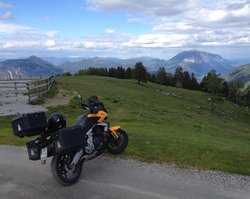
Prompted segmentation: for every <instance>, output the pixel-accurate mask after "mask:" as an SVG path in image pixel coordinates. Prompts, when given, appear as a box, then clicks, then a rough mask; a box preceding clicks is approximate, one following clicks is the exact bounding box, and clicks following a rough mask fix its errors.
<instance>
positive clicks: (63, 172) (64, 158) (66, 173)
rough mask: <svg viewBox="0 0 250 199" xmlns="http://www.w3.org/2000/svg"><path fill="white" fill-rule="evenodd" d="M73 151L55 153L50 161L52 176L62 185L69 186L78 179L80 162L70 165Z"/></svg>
mask: <svg viewBox="0 0 250 199" xmlns="http://www.w3.org/2000/svg"><path fill="white" fill-rule="evenodd" d="M74 155H75V152H71V153H59V154H56V155H55V156H54V157H53V159H52V162H51V170H52V174H53V177H54V178H55V179H56V180H57V181H58V182H59V183H60V184H62V185H65V186H69V185H72V184H74V183H76V182H77V181H78V179H79V178H80V176H81V173H82V164H83V163H82V162H78V163H77V164H76V165H75V166H73V167H72V166H70V164H71V162H72V160H73V158H74Z"/></svg>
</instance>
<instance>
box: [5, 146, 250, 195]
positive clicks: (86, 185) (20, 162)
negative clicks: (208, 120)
mask: <svg viewBox="0 0 250 199" xmlns="http://www.w3.org/2000/svg"><path fill="white" fill-rule="evenodd" d="M0 185H1V186H0V196H1V198H3V199H5V198H8V199H9V198H13V199H14V198H15V199H16V198H25V199H26V198H36V199H41V198H62V199H64V198H65V199H68V198H76V199H77V198H79V199H80V198H85V199H116V198H119V199H128V198H131V199H136V198H138V199H141V198H143V199H154V198H155V199H249V198H250V176H242V175H236V174H227V173H223V172H217V171H198V170H196V169H184V168H178V167H176V166H174V165H168V164H148V163H143V162H140V161H137V160H131V159H128V160H126V159H120V158H117V157H115V156H105V157H99V158H96V159H94V160H91V161H89V162H86V163H85V164H84V165H83V172H82V176H81V178H80V180H79V182H78V183H76V184H75V185H73V186H70V187H63V186H61V185H60V184H58V183H57V182H56V181H55V180H54V179H53V177H52V174H51V171H50V159H49V160H48V163H47V164H46V165H41V164H40V162H39V161H29V160H28V157H27V152H26V149H25V148H23V147H13V146H1V145H0Z"/></svg>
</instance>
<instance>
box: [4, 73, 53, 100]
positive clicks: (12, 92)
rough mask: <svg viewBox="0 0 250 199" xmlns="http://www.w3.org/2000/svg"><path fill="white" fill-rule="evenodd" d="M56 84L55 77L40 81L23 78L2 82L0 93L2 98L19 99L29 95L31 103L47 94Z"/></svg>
mask: <svg viewBox="0 0 250 199" xmlns="http://www.w3.org/2000/svg"><path fill="white" fill-rule="evenodd" d="M53 83H54V76H51V77H47V78H44V79H43V78H41V79H40V78H39V79H34V77H33V79H32V76H30V79H25V78H24V77H21V78H20V79H19V80H18V79H12V80H0V92H1V96H2V97H17V96H18V95H27V96H28V100H29V102H31V101H32V100H34V99H36V98H37V97H41V96H42V95H43V94H45V93H47V92H48V91H49V90H50V88H51V87H52V85H53Z"/></svg>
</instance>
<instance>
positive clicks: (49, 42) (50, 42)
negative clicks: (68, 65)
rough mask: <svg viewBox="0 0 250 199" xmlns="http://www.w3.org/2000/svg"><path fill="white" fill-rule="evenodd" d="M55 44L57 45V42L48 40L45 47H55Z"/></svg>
mask: <svg viewBox="0 0 250 199" xmlns="http://www.w3.org/2000/svg"><path fill="white" fill-rule="evenodd" d="M55 44H56V42H55V41H54V40H52V39H48V40H46V41H45V44H44V45H45V46H46V47H53V46H55Z"/></svg>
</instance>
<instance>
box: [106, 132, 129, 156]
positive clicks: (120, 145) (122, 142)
mask: <svg viewBox="0 0 250 199" xmlns="http://www.w3.org/2000/svg"><path fill="white" fill-rule="evenodd" d="M116 134H117V135H118V138H117V139H115V138H113V137H112V138H111V139H110V140H109V142H108V147H107V148H108V151H109V152H110V153H112V154H119V153H122V152H123V151H124V150H125V149H126V147H127V145H128V135H127V133H126V132H125V131H124V130H122V129H119V130H117V131H116Z"/></svg>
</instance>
